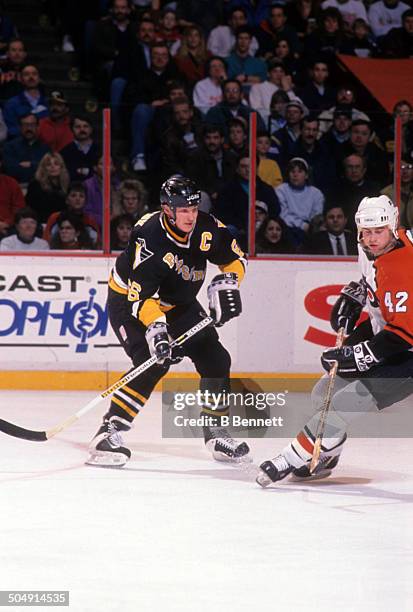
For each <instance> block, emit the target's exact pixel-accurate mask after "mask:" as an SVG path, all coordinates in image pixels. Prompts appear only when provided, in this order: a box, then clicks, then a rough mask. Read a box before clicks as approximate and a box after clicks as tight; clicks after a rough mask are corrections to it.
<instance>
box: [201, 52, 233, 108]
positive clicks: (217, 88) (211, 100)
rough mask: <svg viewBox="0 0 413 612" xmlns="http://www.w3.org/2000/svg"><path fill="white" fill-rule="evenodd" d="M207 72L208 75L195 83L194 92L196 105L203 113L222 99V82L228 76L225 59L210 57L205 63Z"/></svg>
mask: <svg viewBox="0 0 413 612" xmlns="http://www.w3.org/2000/svg"><path fill="white" fill-rule="evenodd" d="M205 73H206V74H207V75H208V76H207V77H205V79H201V80H200V81H198V83H196V84H195V87H194V92H193V99H194V106H196V107H197V108H198V109H199V110H200V111H201V113H203V114H206V113H207V112H208V111H209V109H210V108H212V107H213V106H215V105H216V104H219V102H221V100H222V87H221V83H223V81H225V80H226V78H227V72H226V64H225V62H224V60H223V59H221V58H220V57H216V56H213V57H210V58H209V60H208V61H207V63H206V65H205Z"/></svg>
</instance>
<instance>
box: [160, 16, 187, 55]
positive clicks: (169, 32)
mask: <svg viewBox="0 0 413 612" xmlns="http://www.w3.org/2000/svg"><path fill="white" fill-rule="evenodd" d="M157 35H158V37H159V39H160V40H163V41H164V42H166V44H167V45H168V48H169V53H170V54H171V55H175V54H176V52H177V51H178V49H179V47H180V45H181V40H182V34H181V32H180V31H179V27H178V21H177V19H176V13H175V11H174V9H172V8H170V7H169V8H168V7H166V8H165V9H163V11H162V13H161V16H160V18H159V22H158V27H157Z"/></svg>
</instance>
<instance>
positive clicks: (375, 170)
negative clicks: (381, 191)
mask: <svg viewBox="0 0 413 612" xmlns="http://www.w3.org/2000/svg"><path fill="white" fill-rule="evenodd" d="M371 135H372V127H371V123H370V122H369V121H364V120H363V119H358V120H357V121H353V123H352V125H351V131H350V139H349V140H348V141H347V142H345V143H344V144H343V148H342V156H341V159H343V158H344V157H347V156H348V155H351V154H352V153H356V154H357V155H360V156H361V157H364V158H365V159H366V162H367V172H366V178H368V179H370V180H372V181H375V182H377V183H378V184H379V185H380V186H381V187H384V185H386V184H387V182H388V179H389V164H388V161H387V155H386V153H385V151H383V149H381V148H380V147H378V146H377V145H376V144H375V143H373V142H371Z"/></svg>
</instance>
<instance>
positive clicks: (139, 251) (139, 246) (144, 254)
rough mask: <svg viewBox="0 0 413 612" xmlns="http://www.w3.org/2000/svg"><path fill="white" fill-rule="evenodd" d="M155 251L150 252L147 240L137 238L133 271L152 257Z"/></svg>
mask: <svg viewBox="0 0 413 612" xmlns="http://www.w3.org/2000/svg"><path fill="white" fill-rule="evenodd" d="M152 255H153V251H150V250H149V249H148V247H147V246H146V240H145V238H137V239H136V241H135V259H134V261H133V269H134V270H135V269H136V268H137V267H138V266H140V264H141V263H143V262H144V261H146V260H147V259H149V257H152Z"/></svg>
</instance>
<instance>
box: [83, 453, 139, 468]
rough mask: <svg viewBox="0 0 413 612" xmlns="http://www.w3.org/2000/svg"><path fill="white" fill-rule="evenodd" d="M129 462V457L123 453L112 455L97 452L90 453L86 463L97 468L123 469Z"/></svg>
mask: <svg viewBox="0 0 413 612" xmlns="http://www.w3.org/2000/svg"><path fill="white" fill-rule="evenodd" d="M128 461H129V457H127V456H126V455H124V454H123V453H111V452H106V451H98V450H95V451H93V452H91V453H90V455H89V457H88V458H87V460H86V461H85V464H86V465H93V466H96V467H123V466H124V465H125V463H127V462H128Z"/></svg>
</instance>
